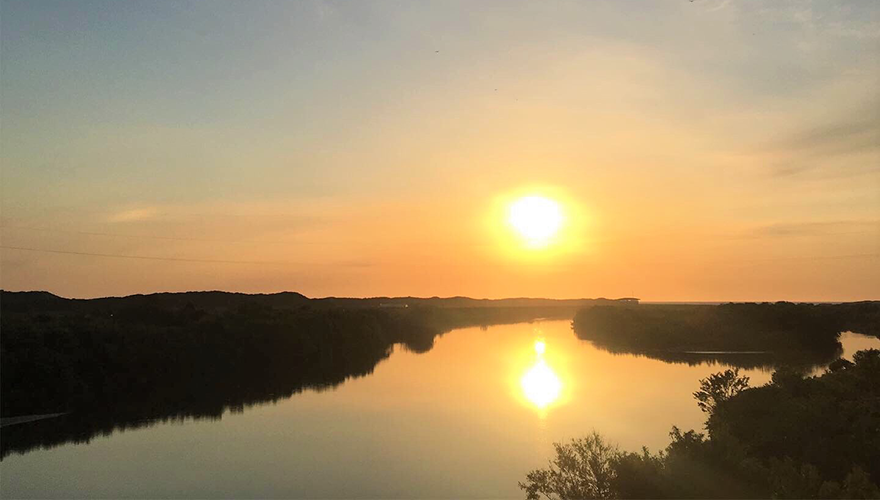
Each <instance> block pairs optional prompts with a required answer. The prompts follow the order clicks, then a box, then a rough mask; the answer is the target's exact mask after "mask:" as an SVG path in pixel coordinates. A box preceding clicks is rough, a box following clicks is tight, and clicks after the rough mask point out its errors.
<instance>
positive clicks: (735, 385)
mask: <svg viewBox="0 0 880 500" xmlns="http://www.w3.org/2000/svg"><path fill="white" fill-rule="evenodd" d="M748 386H749V377H745V376H743V377H740V376H739V368H734V369H733V370H730V369H728V370H724V371H723V372H720V373H715V374H712V375H710V376H709V377H707V378H704V379H702V380H700V390H699V391H697V392H695V393H694V398H696V400H697V406H699V407H700V409H701V410H703V412H705V413H708V414H709V415H712V414H714V413H715V410H716V409H717V408H718V405H720V404H722V403H724V402H725V401H727V400H728V399H730V398H732V397H733V396H736V395H737V394H739V393H740V392H742V391H743V390H745V389H746V388H747V387H748Z"/></svg>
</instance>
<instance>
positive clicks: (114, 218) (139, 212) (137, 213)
mask: <svg viewBox="0 0 880 500" xmlns="http://www.w3.org/2000/svg"><path fill="white" fill-rule="evenodd" d="M158 215H159V211H158V210H157V209H156V208H154V207H149V208H135V209H130V210H123V211H121V212H116V213H113V214H111V215H110V217H108V218H107V221H108V222H135V221H142V220H150V219H154V218H156V216H158Z"/></svg>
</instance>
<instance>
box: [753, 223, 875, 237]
mask: <svg viewBox="0 0 880 500" xmlns="http://www.w3.org/2000/svg"><path fill="white" fill-rule="evenodd" d="M862 233H878V234H880V220H868V221H857V220H837V221H822V222H785V223H776V224H769V225H765V226H760V227H757V228H755V229H754V230H753V231H752V236H757V237H763V236H826V235H837V234H862Z"/></svg>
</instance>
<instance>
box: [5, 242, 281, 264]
mask: <svg viewBox="0 0 880 500" xmlns="http://www.w3.org/2000/svg"><path fill="white" fill-rule="evenodd" d="M0 248H3V249H7V250H23V251H26V252H44V253H59V254H65V255H86V256H90V257H112V258H117V259H138V260H164V261H173V262H202V263H207V264H269V265H290V264H295V263H294V262H278V261H276V262H272V261H251V260H220V259H187V258H184V257H155V256H147V255H123V254H113V253H92V252H76V251H73V250H50V249H46V248H29V247H16V246H8V245H0Z"/></svg>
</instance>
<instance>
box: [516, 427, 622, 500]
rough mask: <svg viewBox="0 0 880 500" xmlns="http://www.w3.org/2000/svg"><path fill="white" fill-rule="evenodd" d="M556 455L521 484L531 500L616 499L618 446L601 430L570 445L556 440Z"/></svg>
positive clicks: (574, 440) (529, 474) (527, 476)
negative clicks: (548, 463)
mask: <svg viewBox="0 0 880 500" xmlns="http://www.w3.org/2000/svg"><path fill="white" fill-rule="evenodd" d="M553 446H554V447H555V448H556V458H554V459H553V460H552V461H551V462H550V466H549V467H548V468H547V469H539V470H535V471H532V472H530V473H528V474H527V475H526V482H525V483H519V487H520V488H522V489H523V490H525V491H526V495H527V498H529V500H538V499H540V498H541V496H542V495H543V497H544V498H548V499H559V500H568V499H581V498H584V499H586V498H613V497H612V489H611V485H612V482H613V481H614V479H615V468H614V466H613V463H614V461H616V460H617V459H618V458H619V456H620V455H619V452H618V451H617V448H616V447H614V446H611V445H609V444H608V443H606V442H605V440H604V439H603V438H602V436H600V435H599V434H598V433H596V432H593V433H592V434H590V435H589V436H587V437H585V438H580V439H573V440H572V441H571V443H569V444H559V443H554V444H553Z"/></svg>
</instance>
